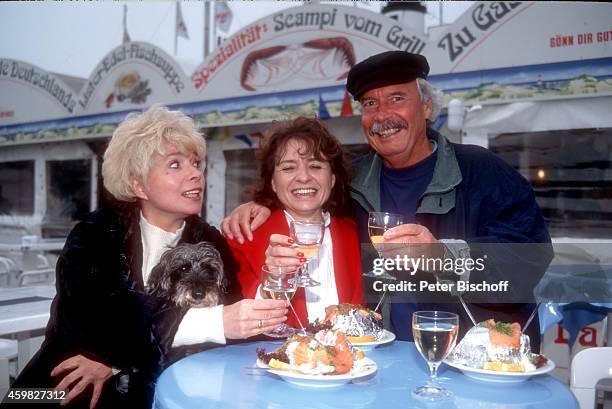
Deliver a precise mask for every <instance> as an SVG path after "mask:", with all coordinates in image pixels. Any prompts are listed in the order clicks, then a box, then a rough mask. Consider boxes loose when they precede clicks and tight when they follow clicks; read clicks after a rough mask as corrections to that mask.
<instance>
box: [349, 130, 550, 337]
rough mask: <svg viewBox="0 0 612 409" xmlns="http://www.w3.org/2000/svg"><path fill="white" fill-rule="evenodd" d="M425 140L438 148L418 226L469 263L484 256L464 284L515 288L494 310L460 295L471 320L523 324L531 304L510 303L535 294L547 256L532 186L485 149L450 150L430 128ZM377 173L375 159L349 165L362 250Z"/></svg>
mask: <svg viewBox="0 0 612 409" xmlns="http://www.w3.org/2000/svg"><path fill="white" fill-rule="evenodd" d="M427 136H428V138H429V139H432V140H436V141H437V142H438V158H437V161H436V165H435V168H434V174H433V177H432V180H431V182H430V184H429V185H428V187H427V189H426V191H425V193H424V194H423V195H422V197H421V199H420V201H419V205H418V208H417V214H416V221H417V223H419V224H421V225H423V226H426V227H427V228H428V229H429V230H430V231H431V232H432V234H433V235H434V237H436V238H437V239H461V240H465V241H466V242H467V243H468V244H469V246H470V252H471V257H472V258H477V257H481V256H483V255H484V254H486V256H487V258H486V260H487V262H486V265H487V268H486V269H485V270H484V271H482V272H481V273H479V272H476V271H472V273H471V275H470V280H474V281H476V280H481V279H483V278H486V280H487V281H489V282H494V281H498V280H502V279H509V278H510V280H511V284H512V283H513V284H514V285H511V288H510V293H509V294H506V297H505V298H504V299H500V300H496V301H497V302H496V303H495V304H494V303H492V301H493V300H491V299H486V300H480V299H478V294H466V298H468V299H470V298H471V299H472V301H475V302H478V303H475V304H471V305H470V310H471V311H472V312H473V313H474V315H475V318H476V319H477V320H478V321H480V320H485V319H488V318H494V319H496V320H504V321H509V320H512V321H518V322H519V323H520V324H521V325H523V324H524V323H525V321H526V319H527V317H528V315H529V314H530V313H531V311H532V310H533V308H535V305H532V304H528V305H526V304H525V303H517V301H528V300H529V299H530V298H531V294H527V292H530V291H532V290H533V288H535V286H536V285H537V283H538V282H539V281H540V279H541V277H542V275H543V274H544V272H545V271H546V268H547V267H548V264H549V263H550V261H551V260H552V256H553V252H552V245H551V244H550V243H551V240H550V236H549V234H548V231H547V229H546V225H545V222H544V219H543V217H542V214H541V212H540V209H539V207H538V205H537V203H536V200H535V195H534V192H533V189H532V188H531V185H530V184H529V182H528V181H527V180H526V179H525V178H524V177H522V176H521V175H520V174H519V173H518V172H517V171H516V170H515V169H514V168H512V167H511V166H509V165H508V164H507V163H505V162H504V161H503V160H502V159H501V158H499V157H498V156H496V155H495V154H493V153H492V152H490V151H489V150H487V149H484V148H482V147H479V146H474V145H461V144H454V143H451V142H449V141H448V140H447V139H446V138H445V137H444V136H442V135H440V134H439V133H437V132H436V131H434V130H431V129H429V130H428V135H427ZM381 166H382V159H381V158H380V156H378V155H377V154H376V153H374V152H371V153H369V154H367V155H366V156H364V157H362V158H360V159H359V160H358V161H357V162H356V173H355V177H354V178H353V181H352V184H351V197H352V199H353V204H354V212H355V220H356V221H357V226H358V229H359V234H360V239H361V240H362V243H368V242H369V239H368V233H367V217H368V212H370V211H384V210H385V209H381V204H380V172H381ZM491 243H499V244H495V245H491ZM364 268H366V267H364ZM364 271H368V270H364ZM454 301H456V298H455V299H454ZM483 301H484V302H485V303H483ZM500 302H501V303H500ZM509 302H511V303H512V304H508V303H509ZM502 303H503V304H502ZM460 312H461V311H460ZM464 318H465V316H464ZM468 322H469V321H467V320H465V319H464V325H463V328H462V331H461V332H464V331H465V330H466V329H468V328H466V326H471V324H468ZM529 329H530V331H529V334H530V335H531V336H532V343H533V344H534V345H537V344H538V342H537V340H539V328H538V324H537V320H536V321H535V322H533V323H532V324H531V326H530V328H529ZM395 330H396V332H402V331H404V330H409V329H408V328H404V329H395ZM400 337H401V334H400Z"/></svg>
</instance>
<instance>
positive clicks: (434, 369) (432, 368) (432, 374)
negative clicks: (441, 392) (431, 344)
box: [427, 362, 440, 384]
mask: <svg viewBox="0 0 612 409" xmlns="http://www.w3.org/2000/svg"><path fill="white" fill-rule="evenodd" d="M427 364H428V365H429V381H430V382H431V383H432V384H435V383H436V379H437V378H438V367H439V366H440V363H439V362H434V363H429V362H428V363H427Z"/></svg>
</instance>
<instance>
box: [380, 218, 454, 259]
mask: <svg viewBox="0 0 612 409" xmlns="http://www.w3.org/2000/svg"><path fill="white" fill-rule="evenodd" d="M383 237H384V239H385V242H384V244H378V245H377V250H379V251H381V252H382V255H383V257H385V258H395V257H396V256H397V255H399V256H400V257H403V256H404V255H406V256H407V257H409V258H419V257H421V256H423V257H425V258H440V257H443V256H444V245H443V244H442V243H440V242H439V241H438V239H436V238H435V237H434V236H433V234H431V232H430V231H429V229H428V228H427V227H425V226H421V225H420V224H402V225H399V226H396V227H393V228H391V229H389V230H387V231H386V232H385V234H384V235H383Z"/></svg>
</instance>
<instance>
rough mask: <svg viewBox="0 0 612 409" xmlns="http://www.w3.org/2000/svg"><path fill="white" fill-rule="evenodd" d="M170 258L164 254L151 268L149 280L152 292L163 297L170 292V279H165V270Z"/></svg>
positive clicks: (148, 283)
mask: <svg viewBox="0 0 612 409" xmlns="http://www.w3.org/2000/svg"><path fill="white" fill-rule="evenodd" d="M169 260H170V259H169V258H168V257H163V256H162V258H161V260H159V263H157V265H156V266H155V267H153V269H152V270H151V274H149V279H148V280H147V285H148V287H149V289H148V291H149V293H150V294H153V295H155V296H158V297H161V296H163V295H164V294H166V293H167V292H168V290H169V286H168V284H169V280H167V279H164V275H165V274H164V272H165V271H166V269H167V268H168V263H169Z"/></svg>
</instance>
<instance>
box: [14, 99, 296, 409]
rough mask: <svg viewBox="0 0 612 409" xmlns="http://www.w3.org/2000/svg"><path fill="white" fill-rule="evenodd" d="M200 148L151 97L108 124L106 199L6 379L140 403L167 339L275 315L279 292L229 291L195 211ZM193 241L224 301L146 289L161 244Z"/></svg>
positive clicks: (80, 233)
mask: <svg viewBox="0 0 612 409" xmlns="http://www.w3.org/2000/svg"><path fill="white" fill-rule="evenodd" d="M205 154H206V145H205V141H204V138H203V137H202V135H201V134H200V133H198V131H197V130H196V128H195V126H194V123H193V121H192V120H191V119H190V118H188V117H187V116H185V115H183V114H182V113H180V112H176V111H169V110H168V109H166V108H163V107H159V106H154V107H152V108H150V109H149V110H147V111H146V112H144V113H142V114H139V115H132V116H129V117H128V118H127V119H126V120H125V121H124V122H122V123H121V124H120V125H119V126H118V127H117V129H116V130H115V132H114V134H113V137H112V139H111V141H110V143H109V146H108V149H107V150H106V152H105V154H104V162H103V165H102V176H103V179H104V186H105V188H106V189H107V190H108V192H110V194H111V195H112V196H113V197H114V199H116V203H114V204H113V205H111V206H106V207H103V208H101V209H99V210H97V211H95V212H93V213H92V214H90V215H89V216H88V217H87V218H86V220H84V221H82V222H80V223H79V224H77V225H76V226H75V228H74V229H73V230H72V232H71V233H70V235H69V237H68V239H67V241H66V245H65V247H64V249H63V251H62V253H61V256H60V258H59V260H58V263H57V283H58V285H57V296H56V297H55V299H54V301H53V304H52V307H51V319H50V321H49V324H48V326H47V331H46V339H45V341H44V343H43V345H42V347H41V350H40V351H39V352H38V354H37V355H36V356H35V357H34V358H33V359H32V361H31V362H30V364H29V365H28V366H27V367H26V368H25V369H24V371H23V372H22V373H21V375H20V376H19V378H18V379H17V380H16V382H15V385H14V386H15V387H37V388H41V387H55V388H57V389H60V390H68V391H69V392H68V394H67V398H66V400H65V401H64V404H66V403H70V404H71V405H74V407H90V408H93V407H109V408H111V407H112V408H127V407H129V408H145V407H146V408H149V407H150V398H151V394H150V393H149V392H150V386H151V382H152V380H153V378H154V374H155V373H157V372H158V371H159V369H160V367H161V366H163V365H164V359H165V358H166V356H165V354H166V351H167V350H168V349H169V348H170V346H172V347H180V346H185V345H191V344H197V343H198V344H199V343H207V342H210V343H216V344H224V343H225V342H226V339H229V338H247V337H250V336H253V335H256V334H259V333H262V332H264V331H267V330H271V329H273V328H275V327H276V326H277V325H278V324H280V323H281V322H283V321H284V320H285V319H286V313H287V309H286V307H287V305H286V303H285V302H284V301H275V300H242V301H238V300H239V299H240V285H239V283H238V280H236V278H235V275H236V272H237V270H238V265H237V263H236V261H235V260H234V258H233V256H232V253H231V250H230V249H229V247H228V245H227V243H226V242H225V239H224V238H223V237H222V236H221V234H220V233H219V232H218V231H217V230H216V229H215V228H213V227H211V226H209V225H208V224H207V223H206V222H205V221H204V220H203V219H202V218H201V217H200V216H199V214H200V211H201V209H202V201H203V195H204V173H203V170H204V157H205ZM201 241H207V242H209V243H212V244H213V245H214V246H215V247H216V249H217V250H218V251H219V252H220V254H221V256H222V259H223V262H224V267H225V277H226V278H227V279H228V282H229V285H228V286H227V289H228V290H227V293H226V294H225V297H224V300H223V302H224V304H225V305H219V306H216V307H212V308H197V309H196V308H191V309H187V308H180V307H176V306H173V305H168V304H165V305H164V304H161V303H160V300H156V299H153V297H151V296H149V295H147V294H146V292H145V286H144V284H143V283H146V282H147V278H148V276H149V274H150V272H151V269H152V268H153V267H154V266H155V265H156V264H157V262H158V261H159V259H160V257H161V255H162V254H163V252H164V251H165V250H166V249H168V248H170V247H173V246H176V245H177V244H178V243H181V242H186V243H197V242H201ZM71 407H73V406H71Z"/></svg>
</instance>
